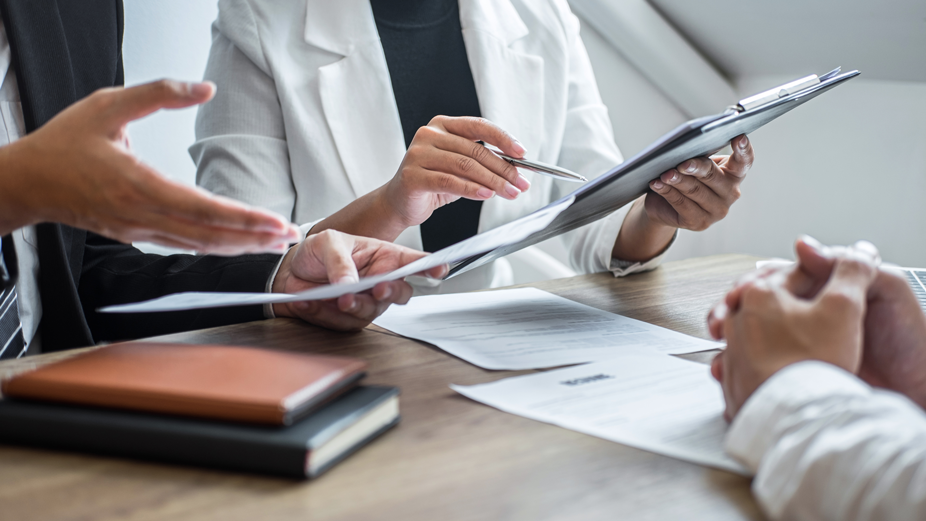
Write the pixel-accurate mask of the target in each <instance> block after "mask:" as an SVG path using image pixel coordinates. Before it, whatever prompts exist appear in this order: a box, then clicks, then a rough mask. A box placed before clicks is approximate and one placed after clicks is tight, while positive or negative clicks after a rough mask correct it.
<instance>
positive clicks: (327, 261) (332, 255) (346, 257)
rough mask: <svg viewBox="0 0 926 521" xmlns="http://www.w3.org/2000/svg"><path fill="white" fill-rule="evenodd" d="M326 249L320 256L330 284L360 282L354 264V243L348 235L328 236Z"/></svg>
mask: <svg viewBox="0 0 926 521" xmlns="http://www.w3.org/2000/svg"><path fill="white" fill-rule="evenodd" d="M329 238H330V240H329V241H328V243H327V248H325V249H324V252H323V254H322V263H324V265H325V271H326V273H327V274H328V282H329V283H331V284H351V283H354V282H357V281H358V280H360V275H359V274H358V273H357V266H356V265H355V264H354V257H353V253H354V242H353V240H352V237H350V236H349V235H346V234H343V233H338V234H330V235H329Z"/></svg>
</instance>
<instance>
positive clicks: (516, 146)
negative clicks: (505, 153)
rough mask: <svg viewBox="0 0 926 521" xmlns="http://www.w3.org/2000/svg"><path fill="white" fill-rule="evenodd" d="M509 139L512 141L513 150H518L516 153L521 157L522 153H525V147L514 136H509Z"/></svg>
mask: <svg viewBox="0 0 926 521" xmlns="http://www.w3.org/2000/svg"><path fill="white" fill-rule="evenodd" d="M511 139H512V140H513V141H514V150H515V152H518V153H519V154H520V156H521V157H524V154H526V153H527V149H526V148H524V145H522V144H521V142H520V141H518V140H517V139H515V138H511Z"/></svg>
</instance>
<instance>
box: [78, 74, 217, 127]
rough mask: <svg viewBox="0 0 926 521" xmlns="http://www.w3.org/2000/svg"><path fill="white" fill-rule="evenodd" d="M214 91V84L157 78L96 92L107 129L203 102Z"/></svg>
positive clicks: (210, 97)
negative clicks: (102, 107)
mask: <svg viewBox="0 0 926 521" xmlns="http://www.w3.org/2000/svg"><path fill="white" fill-rule="evenodd" d="M214 94H215V84H213V83H211V82H204V83H186V82H180V81H174V80H160V81H155V82H152V83H146V84H144V85H138V86H136V87H128V88H124V89H123V88H114V89H105V90H101V91H97V92H96V93H94V96H95V97H97V98H100V99H101V103H102V104H104V105H105V109H104V110H103V111H102V112H101V114H100V116H102V118H103V121H104V122H105V123H106V124H107V125H108V126H109V128H113V129H115V128H117V127H121V126H123V125H125V124H126V123H128V122H130V121H133V120H136V119H139V118H143V117H145V116H147V115H149V114H151V113H152V112H156V111H157V110H160V109H176V108H183V107H189V106H191V105H198V104H200V103H205V102H206V101H209V100H210V99H212V96H213V95H214Z"/></svg>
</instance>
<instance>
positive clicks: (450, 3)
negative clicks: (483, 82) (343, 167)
mask: <svg viewBox="0 0 926 521" xmlns="http://www.w3.org/2000/svg"><path fill="white" fill-rule="evenodd" d="M370 5H371V6H372V8H373V17H374V18H375V19H376V28H377V30H378V31H379V37H380V40H382V43H383V51H384V52H385V54H386V63H387V64H388V66H389V76H390V77H391V78H392V90H393V92H394V93H395V101H396V106H397V107H398V109H399V118H401V120H402V132H403V133H404V134H405V146H406V147H408V145H410V144H411V142H412V139H413V138H414V137H415V132H417V131H418V128H420V127H423V126H425V125H427V124H428V123H429V122H430V121H431V119H432V118H434V116H438V115H443V116H477V117H478V116H481V112H480V110H479V99H478V98H477V96H476V85H475V83H473V74H472V72H471V71H470V68H469V60H468V59H467V58H466V46H465V45H464V43H463V30H462V28H461V27H460V9H459V6H458V4H457V0H370ZM481 209H482V201H472V200H469V199H458V200H457V201H455V202H453V203H450V204H448V205H445V206H443V207H441V208H438V209H437V210H435V211H434V213H433V214H432V215H431V217H430V218H429V219H428V220H427V221H425V222H424V223H422V225H421V240H422V243H423V247H424V250H425V251H429V252H434V251H437V250H440V249H442V248H445V247H447V246H450V245H452V244H456V243H458V242H460V241H462V240H464V239H467V238H469V237H472V236H473V235H476V233H477V231H478V229H479V212H480V210H481Z"/></svg>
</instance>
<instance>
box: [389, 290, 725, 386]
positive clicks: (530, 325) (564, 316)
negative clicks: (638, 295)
mask: <svg viewBox="0 0 926 521" xmlns="http://www.w3.org/2000/svg"><path fill="white" fill-rule="evenodd" d="M373 323H374V324H376V325H378V326H380V327H382V328H385V329H388V330H390V331H392V332H394V333H398V334H400V335H402V336H407V337H410V338H415V339H418V340H423V341H425V342H429V343H431V344H434V345H436V346H437V347H439V348H441V349H443V350H444V351H447V352H448V353H450V354H452V355H454V356H457V357H459V358H462V359H463V360H466V361H467V362H469V363H471V364H474V365H478V366H480V367H484V368H486V369H510V370H515V369H537V368H542V367H556V366H561V365H571V364H580V363H585V362H593V361H597V360H607V359H609V358H614V357H615V356H618V355H619V354H620V353H622V352H623V351H624V350H625V349H627V348H631V347H639V348H644V349H650V350H653V351H655V352H659V353H672V354H682V353H693V352H696V351H706V350H708V349H717V348H719V347H723V344H719V343H717V342H711V341H708V340H702V339H700V338H695V337H692V336H688V335H685V334H682V333H678V332H676V331H672V330H669V329H665V328H662V327H659V326H654V325H652V324H648V323H646V322H641V321H639V320H634V319H632V318H627V317H622V316H620V315H615V314H614V313H608V312H607V311H602V310H600V309H597V308H593V307H590V306H586V305H584V304H579V303H578V302H574V301H572V300H569V299H565V298H563V297H559V296H556V295H553V294H551V293H547V292H546V291H542V290H539V289H536V288H520V289H506V290H497V291H479V292H474V293H457V294H450V295H428V296H421V297H414V298H412V299H411V300H410V301H409V303H408V304H406V305H405V306H392V307H390V308H389V309H388V310H387V311H386V312H385V313H384V314H383V315H382V316H380V317H379V318H377V319H376V320H374V321H373Z"/></svg>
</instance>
